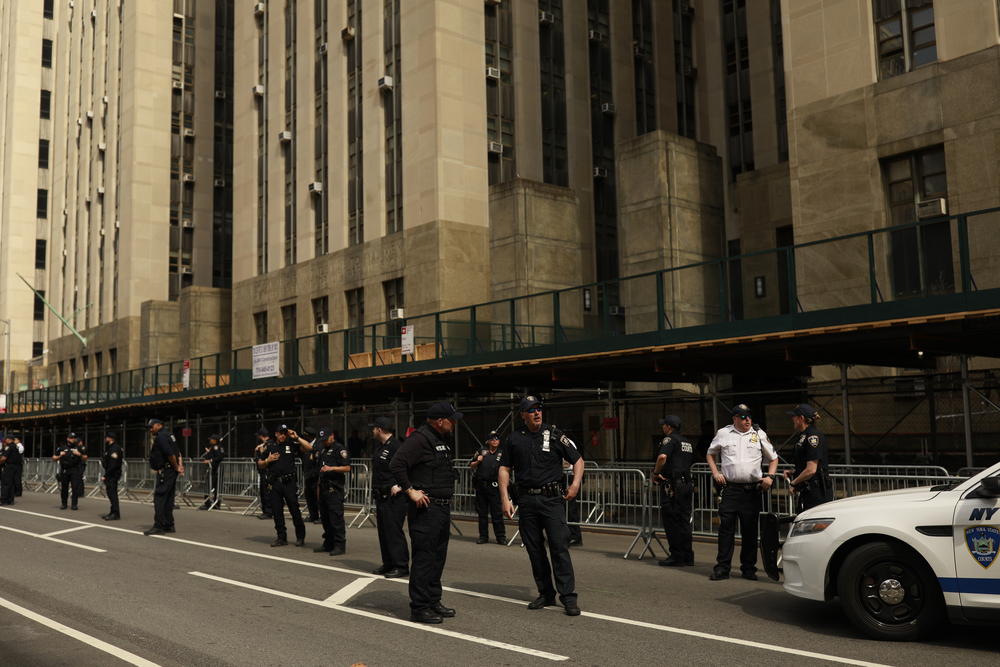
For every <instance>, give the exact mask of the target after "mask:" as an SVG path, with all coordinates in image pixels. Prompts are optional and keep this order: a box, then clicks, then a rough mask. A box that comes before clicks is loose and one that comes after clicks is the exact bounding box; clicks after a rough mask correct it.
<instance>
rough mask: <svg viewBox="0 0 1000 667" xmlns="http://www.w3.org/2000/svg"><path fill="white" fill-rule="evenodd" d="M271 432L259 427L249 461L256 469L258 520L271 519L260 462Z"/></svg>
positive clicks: (268, 489) (267, 488)
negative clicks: (258, 504) (258, 503)
mask: <svg viewBox="0 0 1000 667" xmlns="http://www.w3.org/2000/svg"><path fill="white" fill-rule="evenodd" d="M270 438H271V432H270V431H268V430H267V429H266V428H264V427H263V426H261V427H260V428H259V429H257V440H258V442H257V444H256V445H255V446H254V450H253V455H252V456H251V457H250V460H252V461H253V463H254V466H255V467H256V468H257V495H258V498H259V500H260V516H258V517H257V518H258V519H270V518H271V487H270V485H269V484H268V483H267V475H266V474H265V473H264V468H262V467H261V466H260V462H261V461H262V460H264V459H265V458H267V443H268V442H269V441H270Z"/></svg>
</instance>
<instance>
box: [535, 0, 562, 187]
mask: <svg viewBox="0 0 1000 667" xmlns="http://www.w3.org/2000/svg"><path fill="white" fill-rule="evenodd" d="M538 9H539V11H540V12H542V14H541V15H540V16H545V17H546V20H545V21H542V22H541V23H540V24H539V26H538V52H539V56H540V57H539V63H538V64H539V73H540V75H541V77H540V78H541V88H542V91H541V92H542V174H543V180H544V181H545V182H546V183H552V184H554V185H562V186H566V185H568V184H569V166H568V161H569V160H568V156H567V142H566V50H565V47H564V38H563V25H564V22H563V3H562V0H539V1H538Z"/></svg>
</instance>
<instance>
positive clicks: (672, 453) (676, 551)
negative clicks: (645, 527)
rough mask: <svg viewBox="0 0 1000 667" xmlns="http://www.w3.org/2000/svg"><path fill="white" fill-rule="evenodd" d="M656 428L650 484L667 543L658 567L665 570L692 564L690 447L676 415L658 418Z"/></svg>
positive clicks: (692, 453) (692, 449) (691, 448)
mask: <svg viewBox="0 0 1000 667" xmlns="http://www.w3.org/2000/svg"><path fill="white" fill-rule="evenodd" d="M660 428H661V429H662V430H663V440H661V441H660V453H659V455H658V456H657V457H656V463H655V464H654V466H653V483H654V484H659V485H660V516H661V517H662V519H663V531H664V532H665V533H666V534H667V543H668V544H670V557H669V558H667V559H665V560H661V561H660V562H659V564H660V565H665V566H668V567H672V566H678V565H694V547H693V546H692V539H691V497H692V495H693V493H694V486H693V484H692V481H691V464H692V463H694V445H693V444H692V443H691V441H690V440H689V439H688V438H687V436H684V435H681V432H680V430H681V420H680V417H678V416H677V415H667V416H666V417H664V418H663V419H661V420H660Z"/></svg>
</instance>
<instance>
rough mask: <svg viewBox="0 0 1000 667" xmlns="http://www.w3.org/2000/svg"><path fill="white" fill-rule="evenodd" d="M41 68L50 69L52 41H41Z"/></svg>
mask: <svg viewBox="0 0 1000 667" xmlns="http://www.w3.org/2000/svg"><path fill="white" fill-rule="evenodd" d="M42 67H46V68H49V69H51V68H52V40H51V39H43V40H42Z"/></svg>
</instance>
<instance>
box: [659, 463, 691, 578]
mask: <svg viewBox="0 0 1000 667" xmlns="http://www.w3.org/2000/svg"><path fill="white" fill-rule="evenodd" d="M673 490H674V491H673V495H672V496H671V495H669V494H668V493H667V492H666V489H664V490H663V491H662V494H663V495H662V496H661V498H660V515H661V516H662V517H663V531H664V532H665V533H666V534H667V543H668V544H669V545H670V556H671V558H674V559H676V560H682V561H684V562H688V563H693V562H694V548H693V547H692V545H691V496H692V488H691V484H690V483H687V482H680V481H678V482H677V483H676V484H674V485H673Z"/></svg>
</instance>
